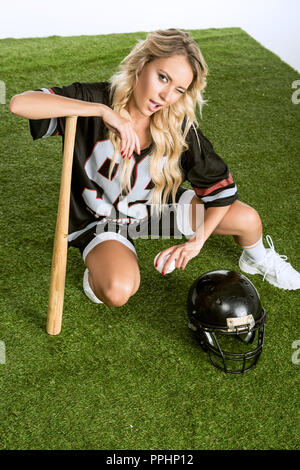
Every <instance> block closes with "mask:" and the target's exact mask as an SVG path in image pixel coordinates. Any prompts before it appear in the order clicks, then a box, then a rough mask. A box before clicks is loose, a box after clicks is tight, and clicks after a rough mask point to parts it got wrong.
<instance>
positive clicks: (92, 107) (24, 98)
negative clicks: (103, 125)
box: [9, 91, 107, 119]
mask: <svg viewBox="0 0 300 470" xmlns="http://www.w3.org/2000/svg"><path fill="white" fill-rule="evenodd" d="M105 108H107V106H105V105H104V104H101V103H91V102H89V101H81V100H77V99H72V98H67V97H65V96H60V95H55V94H52V93H44V92H42V91H25V92H24V93H21V94H19V95H15V96H13V97H12V99H11V100H10V104H9V110H10V111H11V112H12V113H13V114H16V115H17V116H21V117H24V118H27V119H50V118H54V117H63V116H98V117H102V113H103V111H104V109H105Z"/></svg>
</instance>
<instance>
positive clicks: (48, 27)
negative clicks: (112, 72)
mask: <svg viewBox="0 0 300 470" xmlns="http://www.w3.org/2000/svg"><path fill="white" fill-rule="evenodd" d="M3 3H4V2H3ZM83 6H84V8H83ZM299 18H300V1H299V0H187V1H184V0H148V1H145V0H144V1H143V0H126V2H124V0H114V1H112V2H109V1H107V0H105V1H104V0H84V1H78V0H51V1H50V2H45V3H43V2H40V0H39V1H38V0H26V1H24V0H9V1H7V2H5V3H4V4H3V5H2V6H1V10H0V38H7V37H14V38H25V37H45V36H52V35H61V36H78V35H91V34H109V33H124V32H135V31H151V30H154V29H158V28H162V29H164V28H170V27H176V28H183V29H205V28H221V27H233V26H237V27H241V28H243V29H244V30H245V31H247V32H248V33H249V34H250V35H251V36H253V37H254V38H255V39H256V40H257V41H259V42H260V43H261V44H263V45H264V46H265V47H267V48H268V49H270V50H272V51H273V52H275V53H276V54H277V55H279V57H281V59H282V60H284V61H285V62H287V63H288V64H290V65H291V66H292V67H293V68H294V69H295V70H297V71H298V72H300V24H299ZM0 73H1V72H0ZM0 78H1V77H0Z"/></svg>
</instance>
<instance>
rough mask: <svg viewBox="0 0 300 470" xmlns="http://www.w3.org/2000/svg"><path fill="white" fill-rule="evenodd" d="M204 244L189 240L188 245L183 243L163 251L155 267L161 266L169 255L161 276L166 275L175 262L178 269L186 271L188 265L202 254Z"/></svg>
mask: <svg viewBox="0 0 300 470" xmlns="http://www.w3.org/2000/svg"><path fill="white" fill-rule="evenodd" d="M203 245H204V242H202V241H199V240H189V241H188V242H186V243H182V244H181V245H176V246H171V247H170V248H167V249H166V250H163V251H162V252H161V253H160V254H159V256H158V258H157V260H156V264H155V266H159V263H160V262H161V260H163V259H164V258H165V257H166V256H168V255H169V258H168V259H167V261H166V262H165V264H164V266H163V268H162V271H161V274H162V276H164V274H165V273H166V272H167V270H168V269H169V266H170V264H171V263H172V262H173V261H175V262H176V268H178V269H185V267H186V265H187V263H188V262H189V261H190V260H191V259H192V258H195V256H197V255H198V254H199V253H200V250H201V248H202V247H203Z"/></svg>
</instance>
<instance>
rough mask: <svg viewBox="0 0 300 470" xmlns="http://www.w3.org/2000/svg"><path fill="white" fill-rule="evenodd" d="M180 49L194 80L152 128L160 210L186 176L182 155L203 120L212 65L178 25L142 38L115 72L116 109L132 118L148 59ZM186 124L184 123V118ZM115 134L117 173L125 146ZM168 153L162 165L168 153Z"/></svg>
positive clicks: (126, 185) (125, 182) (125, 173)
mask: <svg viewBox="0 0 300 470" xmlns="http://www.w3.org/2000/svg"><path fill="white" fill-rule="evenodd" d="M174 55H183V56H185V57H186V59H187V60H188V62H189V63H190V65H191V68H192V70H193V80H192V83H191V84H190V86H189V88H188V90H187V91H186V92H185V93H183V95H182V96H181V97H180V98H179V99H178V100H177V101H176V103H174V104H172V105H170V106H168V107H163V108H161V109H159V110H158V111H156V112H155V113H154V114H152V116H151V117H150V133H151V137H152V141H153V145H152V147H151V149H152V150H151V158H150V168H149V169H150V176H151V179H152V181H153V183H154V188H153V195H152V203H151V212H153V208H155V212H156V213H160V212H161V209H162V206H163V205H164V204H166V203H167V200H168V198H169V196H170V194H171V195H172V201H173V202H175V195H176V192H177V190H178V187H179V186H180V184H181V182H182V179H183V178H182V173H181V169H180V165H179V160H180V156H181V154H182V152H183V151H184V150H187V149H188V145H187V143H186V141H185V139H186V136H187V133H188V131H189V129H190V127H191V126H195V125H197V118H196V112H197V109H198V110H199V112H200V115H201V110H202V106H203V104H204V102H205V101H204V99H203V96H202V92H203V90H204V88H205V86H206V75H207V71H208V70H207V65H206V63H205V61H204V58H203V56H202V54H201V51H200V49H199V46H198V44H197V43H196V42H195V41H194V40H193V39H192V38H191V37H190V35H189V34H188V33H187V32H184V31H181V30H178V29H167V30H157V31H154V32H151V33H149V34H148V35H147V37H146V39H145V40H144V41H142V40H141V41H139V42H138V43H137V44H136V46H135V47H134V48H133V49H132V51H131V52H130V53H129V54H128V55H127V57H125V59H123V60H122V62H121V64H120V66H119V69H118V71H117V72H116V73H115V74H114V75H113V76H112V77H111V78H110V83H111V92H110V94H111V95H110V97H111V102H112V109H113V110H114V111H116V112H118V113H119V114H120V115H121V116H122V117H124V118H126V119H129V120H130V121H132V119H131V117H130V115H129V113H128V112H127V111H126V109H125V108H126V105H127V103H128V101H129V100H130V98H131V95H132V93H133V90H134V88H135V86H136V84H137V82H138V78H139V74H140V72H141V71H142V69H143V67H144V65H146V64H148V63H149V62H152V61H153V60H155V59H160V58H167V57H171V56H174ZM184 120H185V126H184V128H183V122H184ZM109 138H110V140H111V142H112V143H113V146H114V150H115V151H114V156H113V159H112V162H111V165H110V173H109V177H110V178H111V175H112V172H113V169H114V166H115V163H116V159H117V156H118V154H119V152H120V150H121V139H120V138H119V137H118V136H117V135H116V134H115V133H114V132H112V131H111V130H110V131H109ZM164 156H165V157H166V161H165V164H164V166H163V168H162V158H163V157H164ZM130 174H131V172H130V160H129V159H127V158H126V159H124V160H123V164H122V170H121V190H122V193H123V194H128V192H129V191H130V188H131V184H130Z"/></svg>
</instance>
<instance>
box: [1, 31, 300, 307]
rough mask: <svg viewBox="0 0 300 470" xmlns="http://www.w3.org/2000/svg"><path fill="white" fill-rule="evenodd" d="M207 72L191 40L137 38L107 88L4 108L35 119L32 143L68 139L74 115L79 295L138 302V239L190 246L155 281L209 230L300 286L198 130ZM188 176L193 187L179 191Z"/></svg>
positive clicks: (34, 94)
mask: <svg viewBox="0 0 300 470" xmlns="http://www.w3.org/2000/svg"><path fill="white" fill-rule="evenodd" d="M206 74H207V66H206V64H205V61H204V59H203V57H202V54H201V52H200V50H199V47H198V45H197V43H196V42H195V41H194V40H193V39H191V37H190V36H189V34H188V33H185V32H182V31H180V30H176V29H168V30H165V31H156V32H153V33H150V34H149V35H148V36H147V38H146V40H145V41H140V42H139V43H138V44H137V45H136V46H135V47H134V49H133V50H132V51H131V53H130V54H129V55H128V56H127V57H126V58H125V59H124V60H123V61H122V63H121V65H120V68H119V70H118V72H117V73H116V74H115V75H114V76H113V77H112V78H111V80H110V82H100V83H73V84H72V85H70V86H67V87H62V88H58V87H54V88H51V89H41V90H36V91H28V92H25V93H22V94H20V95H16V96H14V97H13V98H12V100H11V103H10V110H11V112H12V113H14V114H17V115H19V116H23V117H25V118H28V119H29V120H30V129H31V134H32V136H33V138H34V139H37V138H40V137H46V136H49V135H56V134H60V135H62V136H64V124H65V120H64V119H63V117H64V116H68V115H76V116H79V119H78V122H77V132H76V143H75V151H74V166H73V176H72V188H71V206H70V224H69V244H70V245H71V246H76V247H78V248H79V249H80V250H81V253H82V256H83V259H84V262H85V265H86V270H85V273H84V291H85V293H86V295H87V296H88V297H89V298H90V299H91V300H92V301H94V302H96V303H102V302H103V303H105V304H106V305H110V306H121V305H124V304H125V303H126V302H127V301H128V299H129V298H130V297H131V296H133V295H134V294H135V292H136V291H137V290H138V288H139V284H140V272H139V267H138V260H137V256H136V252H135V249H134V245H133V239H134V238H136V236H141V235H144V234H145V233H147V235H149V234H150V235H151V236H153V235H162V234H164V233H163V232H164V228H165V226H167V228H168V230H167V232H168V233H167V235H169V236H176V235H177V236H178V234H179V235H181V236H182V235H184V236H185V237H186V238H188V241H186V242H184V243H180V244H177V245H175V246H170V247H169V248H168V249H166V250H164V251H162V252H161V253H160V254H159V256H158V258H157V259H156V266H157V267H158V268H159V269H160V267H161V266H162V269H161V272H162V275H164V274H166V273H168V272H169V271H170V270H172V269H173V268H174V266H176V268H178V269H185V267H186V265H187V263H188V262H189V260H191V259H192V258H194V257H195V256H197V255H198V254H199V252H200V250H201V249H202V247H203V245H204V243H205V241H206V240H207V239H208V237H209V236H210V235H211V234H212V233H214V234H221V235H232V236H233V237H234V240H235V241H236V242H237V243H238V244H239V245H240V246H241V248H242V249H243V252H242V255H241V257H240V260H239V267H240V269H241V270H243V271H245V272H246V273H250V274H256V273H259V274H262V275H263V276H264V278H265V279H266V280H268V281H269V282H270V283H271V284H273V285H275V286H277V287H280V288H283V289H299V288H300V274H299V273H298V272H297V271H295V270H294V269H293V268H292V266H291V265H290V264H289V263H287V262H286V261H285V260H284V259H283V257H281V256H280V255H278V254H277V253H276V252H275V250H274V247H273V244H272V240H271V238H270V237H269V236H267V241H268V243H269V246H270V247H269V248H268V249H265V247H264V245H263V241H262V224H261V220H260V217H259V215H258V213H257V212H256V211H255V210H254V209H253V208H251V207H250V206H248V205H246V204H244V203H242V202H240V201H238V199H237V191H236V186H235V183H234V181H233V178H232V176H231V174H230V172H229V170H228V167H227V165H226V164H225V162H224V161H223V160H222V159H221V158H220V157H219V156H218V155H217V154H216V152H215V151H214V149H213V147H212V145H211V144H210V142H209V141H208V140H207V139H206V138H205V137H204V135H203V134H202V132H201V131H200V129H199V128H198V125H197V120H196V116H195V110H196V108H197V107H199V110H200V111H201V107H202V104H203V97H202V92H203V90H204V88H205V85H206ZM184 180H187V181H189V182H190V183H191V185H192V187H193V190H190V189H186V188H183V187H181V186H180V184H181V183H182V181H184ZM166 213H167V214H168V216H169V219H168V223H167V225H166V224H164V223H163V222H162V220H163V217H164V214H166ZM174 214H175V215H174ZM153 221H155V223H153ZM149 228H150V229H149ZM154 232H155V233H154ZM284 258H285V257H284ZM285 259H286V258H285Z"/></svg>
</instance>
